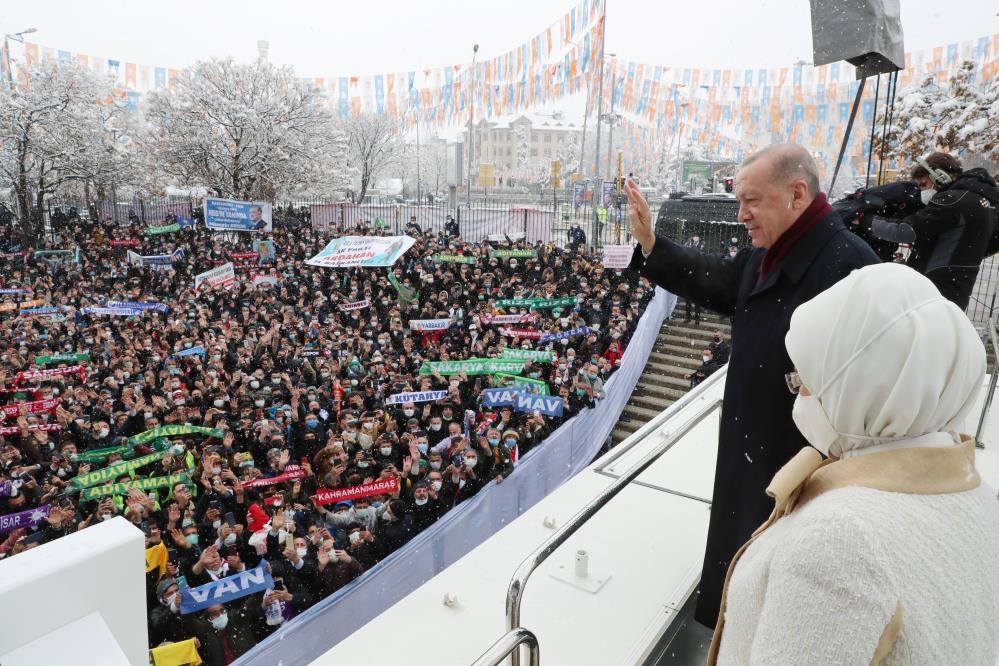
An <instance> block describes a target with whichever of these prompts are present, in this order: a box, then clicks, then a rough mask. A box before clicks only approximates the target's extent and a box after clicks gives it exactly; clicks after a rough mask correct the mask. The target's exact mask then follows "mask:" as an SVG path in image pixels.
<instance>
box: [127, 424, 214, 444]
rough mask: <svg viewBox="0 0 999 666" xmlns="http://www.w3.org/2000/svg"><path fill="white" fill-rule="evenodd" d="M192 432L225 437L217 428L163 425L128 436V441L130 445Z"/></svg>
mask: <svg viewBox="0 0 999 666" xmlns="http://www.w3.org/2000/svg"><path fill="white" fill-rule="evenodd" d="M194 433H198V434H201V435H207V436H208V437H217V438H219V439H222V438H223V437H225V430H219V429H217V428H202V427H201V426H192V425H164V426H160V427H159V428H153V429H152V430H147V431H145V432H140V433H139V434H138V435H135V436H134V437H129V438H128V443H129V444H132V445H135V444H145V443H146V442H150V441H152V440H154V439H158V438H160V437H175V436H176V435H190V434H194Z"/></svg>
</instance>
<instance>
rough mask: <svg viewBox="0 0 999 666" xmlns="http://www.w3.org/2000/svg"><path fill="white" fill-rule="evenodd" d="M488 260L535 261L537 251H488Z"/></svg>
mask: <svg viewBox="0 0 999 666" xmlns="http://www.w3.org/2000/svg"><path fill="white" fill-rule="evenodd" d="M489 258H490V259H537V258H538V251H537V250H489Z"/></svg>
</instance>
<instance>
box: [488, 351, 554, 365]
mask: <svg viewBox="0 0 999 666" xmlns="http://www.w3.org/2000/svg"><path fill="white" fill-rule="evenodd" d="M554 357H555V355H554V354H553V353H552V352H550V351H545V350H543V349H515V348H513V347H507V348H505V349H504V350H503V351H502V352H501V353H500V358H510V359H517V360H520V361H537V362H538V363H551V362H552V361H553V360H555V358H554Z"/></svg>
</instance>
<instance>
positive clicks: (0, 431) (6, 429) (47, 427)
mask: <svg viewBox="0 0 999 666" xmlns="http://www.w3.org/2000/svg"><path fill="white" fill-rule="evenodd" d="M57 430H62V425H60V424H59V423H36V424H35V425H29V426H28V432H55V431H57ZM19 434H21V428H20V427H18V426H0V435H19Z"/></svg>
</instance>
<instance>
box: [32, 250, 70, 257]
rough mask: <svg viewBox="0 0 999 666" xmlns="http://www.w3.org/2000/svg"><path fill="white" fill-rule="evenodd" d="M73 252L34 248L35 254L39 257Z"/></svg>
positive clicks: (58, 255)
mask: <svg viewBox="0 0 999 666" xmlns="http://www.w3.org/2000/svg"><path fill="white" fill-rule="evenodd" d="M73 254H74V251H73V250H36V251H35V256H36V257H38V258H39V259H43V258H45V257H68V256H72V255H73Z"/></svg>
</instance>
